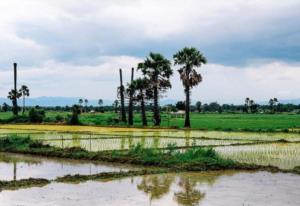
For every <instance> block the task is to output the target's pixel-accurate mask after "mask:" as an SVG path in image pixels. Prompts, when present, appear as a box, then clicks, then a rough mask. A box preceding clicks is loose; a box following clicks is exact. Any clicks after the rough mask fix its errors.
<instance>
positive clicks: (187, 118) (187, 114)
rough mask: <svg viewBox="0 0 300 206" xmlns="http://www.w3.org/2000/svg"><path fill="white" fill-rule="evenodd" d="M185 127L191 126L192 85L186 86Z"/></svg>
mask: <svg viewBox="0 0 300 206" xmlns="http://www.w3.org/2000/svg"><path fill="white" fill-rule="evenodd" d="M184 127H187V128H190V127H191V123H190V87H189V86H186V87H185V121H184Z"/></svg>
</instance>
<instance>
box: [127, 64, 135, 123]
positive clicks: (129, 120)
mask: <svg viewBox="0 0 300 206" xmlns="http://www.w3.org/2000/svg"><path fill="white" fill-rule="evenodd" d="M133 75H134V68H132V69H131V83H132V82H133ZM129 92H130V93H129V104H128V124H129V125H133V90H132V89H130V91H129Z"/></svg>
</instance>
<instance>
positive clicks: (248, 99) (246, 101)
mask: <svg viewBox="0 0 300 206" xmlns="http://www.w3.org/2000/svg"><path fill="white" fill-rule="evenodd" d="M249 103H250V98H249V97H246V99H245V111H246V112H247V113H248V112H249Z"/></svg>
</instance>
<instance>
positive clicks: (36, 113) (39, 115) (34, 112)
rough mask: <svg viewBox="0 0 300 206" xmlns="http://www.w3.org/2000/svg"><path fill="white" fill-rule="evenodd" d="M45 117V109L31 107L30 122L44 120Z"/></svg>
mask: <svg viewBox="0 0 300 206" xmlns="http://www.w3.org/2000/svg"><path fill="white" fill-rule="evenodd" d="M44 118H45V111H44V110H40V109H34V108H32V109H30V111H29V121H30V122H42V121H43V120H44Z"/></svg>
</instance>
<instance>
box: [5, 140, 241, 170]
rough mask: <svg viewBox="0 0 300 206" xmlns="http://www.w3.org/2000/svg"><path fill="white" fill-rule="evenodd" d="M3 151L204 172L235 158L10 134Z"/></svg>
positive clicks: (198, 150)
mask: <svg viewBox="0 0 300 206" xmlns="http://www.w3.org/2000/svg"><path fill="white" fill-rule="evenodd" d="M0 151H2V152H18V153H24V154H35V155H43V156H49V157H62V158H72V159H85V160H99V161H108V162H119V163H131V164H139V165H148V166H150V165H151V166H159V167H166V168H173V169H178V170H199V171H205V170H215V169H218V170H219V169H230V168H234V167H235V163H234V162H233V161H231V160H226V159H223V158H221V157H219V156H218V155H217V153H216V152H215V151H214V150H213V149H211V148H190V149H187V150H185V151H177V150H175V147H174V146H169V147H168V148H167V149H166V150H157V149H152V148H143V147H141V145H136V146H134V147H132V148H131V149H129V150H127V151H107V152H88V151H86V150H84V149H82V148H74V147H73V148H65V149H61V148H57V147H52V146H49V145H44V144H42V143H41V142H39V141H37V140H32V139H30V138H29V137H27V138H24V137H17V136H11V137H6V138H2V139H0Z"/></svg>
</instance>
